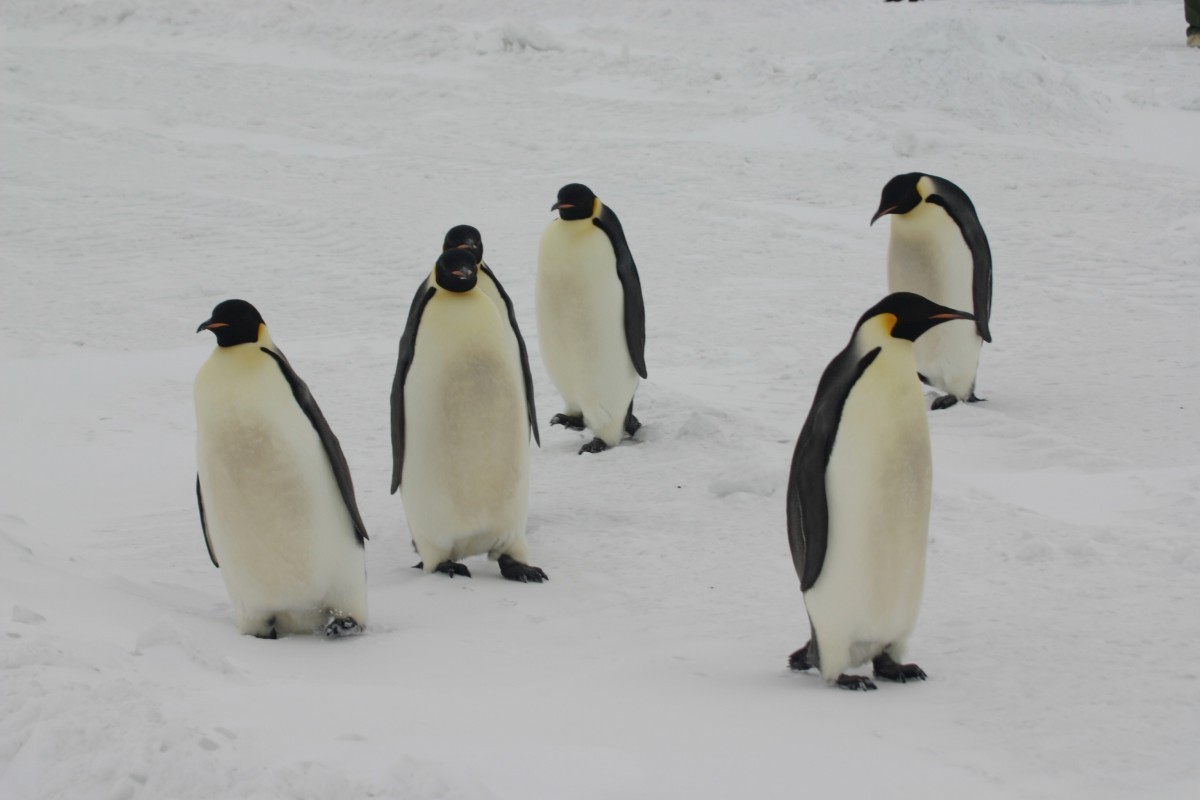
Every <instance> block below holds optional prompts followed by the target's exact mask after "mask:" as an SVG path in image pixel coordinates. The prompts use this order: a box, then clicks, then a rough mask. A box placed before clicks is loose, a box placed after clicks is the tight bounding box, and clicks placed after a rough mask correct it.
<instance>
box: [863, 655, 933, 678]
mask: <svg viewBox="0 0 1200 800" xmlns="http://www.w3.org/2000/svg"><path fill="white" fill-rule="evenodd" d="M872 666H873V667H874V668H875V677H876V678H879V679H881V680H885V681H895V682H896V683H908V682H909V681H923V680H925V678H926V677H928V676H927V675H926V674H925V670H923V669H921V668H920V667H918V666H917V665H916V664H898V663H896V661H895V660H894V659H893V658H892V657H891V656H889V655H888V654H887V653H880V654H879V655H877V656H876V657H875V659H874V661H872Z"/></svg>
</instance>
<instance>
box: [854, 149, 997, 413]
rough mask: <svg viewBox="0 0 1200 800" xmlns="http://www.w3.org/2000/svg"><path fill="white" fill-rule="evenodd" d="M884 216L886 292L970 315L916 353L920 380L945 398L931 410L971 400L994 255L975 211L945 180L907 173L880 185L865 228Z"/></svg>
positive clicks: (985, 337)
mask: <svg viewBox="0 0 1200 800" xmlns="http://www.w3.org/2000/svg"><path fill="white" fill-rule="evenodd" d="M888 214H891V215H892V230H891V236H890V238H889V241H888V291H889V292H913V293H915V294H919V295H922V296H924V297H927V298H929V299H930V300H933V301H934V302H936V303H942V304H944V305H947V306H950V307H951V308H961V309H970V310H971V312H972V313H973V314H974V317H975V318H974V320H973V321H963V322H954V323H951V324H949V325H943V326H941V327H938V328H937V329H935V330H932V331H930V333H929V335H928V336H924V337H922V338H921V340H920V341H918V342H917V343H916V346H915V347H914V353H915V356H916V360H917V371H918V373H920V375H921V379H922V380H923V381H925V382H926V383H928V384H930V385H931V386H933V387H935V388H937V389H940V390H941V391H943V392H946V394H945V395H943V396H941V397H938V398H937V399H936V400H934V401H933V407H934V408H935V409H939V408H949V407H950V406H952V405H954V404H955V403H957V402H958V401H959V400H965V401H967V402H975V401H977V400H979V399H980V398H978V397H976V396H975V373H976V370H977V369H978V367H979V351H980V349H981V348H982V347H983V343H984V342H990V341H992V333H991V330H990V328H989V324H990V320H991V314H992V252H991V249H990V248H989V247H988V240H987V235H986V234H984V232H983V226H981V225H980V224H979V217H978V216H977V215H976V213H975V206H974V205H973V204H972V203H971V199H970V198H969V197H967V195H966V192H964V191H963V190H962V189H960V188H958V187H957V186H955V185H954V184H953V183H951V182H950V181H948V180H946V179H945V178H939V177H937V176H935V175H924V174H922V173H920V172H910V173H908V174H906V175H897V176H896V177H894V178H892V179H891V180H890V181H888V182H887V185H886V186H884V187H883V194H882V197H881V199H880V201H879V209H878V210H877V211H876V212H875V216H873V217H872V218H871V223H872V224H874V223H875V220H877V219H879V218H880V217H882V216H885V215H888Z"/></svg>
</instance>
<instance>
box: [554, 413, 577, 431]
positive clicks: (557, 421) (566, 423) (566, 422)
mask: <svg viewBox="0 0 1200 800" xmlns="http://www.w3.org/2000/svg"><path fill="white" fill-rule="evenodd" d="M550 424H551V425H562V426H563V427H564V428H566V429H567V430H571V431H581V430H583V429H584V424H583V417H582V416H579V417H572V416H570V415H569V414H555V415H554V416H553V417H551V418H550Z"/></svg>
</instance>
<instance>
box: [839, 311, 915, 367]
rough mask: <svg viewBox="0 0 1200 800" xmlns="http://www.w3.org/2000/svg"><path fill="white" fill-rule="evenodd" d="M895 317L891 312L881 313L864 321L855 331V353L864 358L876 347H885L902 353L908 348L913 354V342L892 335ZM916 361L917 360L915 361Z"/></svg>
mask: <svg viewBox="0 0 1200 800" xmlns="http://www.w3.org/2000/svg"><path fill="white" fill-rule="evenodd" d="M894 325H895V317H893V316H892V315H891V314H879V315H878V316H874V317H871V318H870V319H868V320H866V321H865V322H863V324H862V325H860V326H859V327H858V330H857V331H855V332H854V355H855V357H856V358H862V357H863V356H865V355H866V354H867V353H869V352H871V351H872V350H874V349H875V348H877V347H879V348H883V350H884V352H896V353H902V352H903V351H905V350H907V351H908V353H909V357H910V358H911V357H912V356H911V354H912V342H910V341H908V340H907V339H896V338H894V337H893V336H892V328H893V327H894ZM914 363H915V362H914Z"/></svg>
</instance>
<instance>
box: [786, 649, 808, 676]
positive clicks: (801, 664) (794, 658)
mask: <svg viewBox="0 0 1200 800" xmlns="http://www.w3.org/2000/svg"><path fill="white" fill-rule="evenodd" d="M809 644H811V642H810V643H809ZM788 668H789V669H794V670H796V672H804V671H805V670H809V669H812V668H813V665H812V664H810V663H809V661H808V644H805V645H804V647H801V648H800V649H799V650H797V651H796V652H794V653H792V654H791V655H790V656H788Z"/></svg>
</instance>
